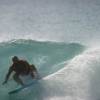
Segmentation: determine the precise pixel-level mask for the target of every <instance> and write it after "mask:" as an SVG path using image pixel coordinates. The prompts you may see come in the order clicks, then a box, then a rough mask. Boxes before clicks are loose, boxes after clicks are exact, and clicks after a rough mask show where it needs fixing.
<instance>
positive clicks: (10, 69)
mask: <svg viewBox="0 0 100 100" xmlns="http://www.w3.org/2000/svg"><path fill="white" fill-rule="evenodd" d="M12 71H13V69H12V67H10V68H9V71H8V73H7V75H6V78H5V81H4V82H3V84H5V83H7V81H8V79H9V77H10V75H11V73H12Z"/></svg>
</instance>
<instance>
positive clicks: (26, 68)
mask: <svg viewBox="0 0 100 100" xmlns="http://www.w3.org/2000/svg"><path fill="white" fill-rule="evenodd" d="M12 62H13V64H12V65H11V66H10V68H9V71H8V73H7V75H6V78H5V81H4V82H3V85H4V84H6V83H7V81H8V79H9V77H10V75H11V73H12V72H15V74H14V75H13V79H14V80H15V81H16V82H17V83H19V84H21V85H24V83H23V81H22V80H21V78H20V77H19V76H24V75H31V76H32V78H33V79H34V78H35V75H36V74H37V69H36V67H35V66H34V65H30V64H29V63H28V62H27V61H25V60H20V59H19V58H18V57H17V56H14V57H13V58H12Z"/></svg>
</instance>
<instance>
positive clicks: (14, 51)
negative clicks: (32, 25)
mask: <svg viewBox="0 0 100 100" xmlns="http://www.w3.org/2000/svg"><path fill="white" fill-rule="evenodd" d="M85 49H86V48H85V46H83V45H81V44H78V43H68V44H66V43H62V42H50V41H47V42H39V41H33V40H15V41H10V42H5V43H1V44H0V55H1V56H0V65H1V70H0V80H1V81H0V82H1V83H2V82H3V80H4V77H5V74H6V73H7V70H8V68H9V66H10V64H11V63H12V62H11V57H12V56H14V55H16V56H18V57H19V58H20V59H26V60H28V62H29V63H30V64H35V65H36V67H37V69H38V71H39V73H40V76H41V77H45V78H46V77H48V76H50V75H52V74H54V73H56V72H57V71H59V70H61V69H63V68H64V67H65V65H66V64H67V63H69V61H70V60H71V59H73V58H74V57H75V56H77V55H79V54H81V53H82V52H83V51H84V50H85ZM45 78H44V79H45ZM42 82H43V83H41V84H43V86H41V85H40V84H39V83H38V84H37V85H36V86H34V88H35V89H36V91H37V92H39V91H41V92H42V90H43V88H45V87H44V84H45V86H48V85H49V83H48V82H50V80H48V82H47V84H48V85H47V84H46V82H45V81H42ZM44 82H45V83H44ZM51 83H52V82H50V84H51ZM64 83H65V82H64ZM14 84H15V83H14V82H13V80H11V78H10V81H9V82H8V85H7V87H6V88H4V87H3V86H1V90H0V91H1V92H2V91H4V92H2V93H1V94H0V96H1V97H2V100H8V99H9V98H6V99H3V98H5V96H4V95H7V91H9V90H11V89H13V88H14V87H15V85H14ZM51 87H52V86H51ZM52 88H53V87H52ZM48 89H49V88H48ZM33 90H34V89H33ZM44 90H45V89H44ZM36 91H35V92H34V91H32V93H33V94H34V96H32V94H30V97H29V96H28V94H29V93H28V94H27V96H28V98H27V99H29V100H32V98H37V97H38V96H37V95H36ZM46 91H47V90H46ZM46 91H45V92H46ZM45 92H44V93H45ZM47 93H48V92H47ZM23 95H26V93H24V92H23ZM41 95H42V94H41ZM43 95H44V94H43ZM6 97H7V96H6ZM20 97H21V96H20ZM23 97H25V98H26V96H23ZM31 97H32V98H31ZM39 97H40V96H39ZM39 97H38V98H37V99H36V100H41V99H42V98H41V99H40V98H39ZM14 98H15V97H14ZM14 98H13V97H12V99H14ZM25 98H24V100H25ZM43 98H44V99H43V100H45V99H46V98H45V97H43ZM19 99H21V98H18V100H19ZM10 100H11V98H10ZM16 100H17V99H16Z"/></svg>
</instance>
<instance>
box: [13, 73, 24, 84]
mask: <svg viewBox="0 0 100 100" xmlns="http://www.w3.org/2000/svg"><path fill="white" fill-rule="evenodd" d="M13 79H14V80H15V81H16V82H17V83H19V84H21V85H24V84H23V82H22V80H21V79H20V78H19V75H18V74H14V75H13Z"/></svg>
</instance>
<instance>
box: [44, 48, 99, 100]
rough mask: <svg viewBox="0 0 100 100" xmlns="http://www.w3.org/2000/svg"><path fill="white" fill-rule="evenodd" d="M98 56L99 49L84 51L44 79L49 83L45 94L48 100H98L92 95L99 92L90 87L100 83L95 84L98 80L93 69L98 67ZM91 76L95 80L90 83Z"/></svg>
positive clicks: (96, 88)
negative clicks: (48, 95) (47, 95)
mask: <svg viewBox="0 0 100 100" xmlns="http://www.w3.org/2000/svg"><path fill="white" fill-rule="evenodd" d="M98 54H99V55H100V49H96V50H92V51H91V50H89V51H86V52H84V53H83V54H81V55H79V56H76V57H75V58H74V59H72V60H71V61H70V62H69V64H68V65H66V66H65V67H64V68H63V69H61V70H59V71H58V72H56V73H55V74H53V75H51V76H49V77H46V78H45V80H47V81H48V82H47V83H49V85H47V88H48V89H46V93H47V94H51V95H50V97H49V98H48V100H98V98H99V97H100V96H99V95H98V96H94V95H96V94H99V93H100V90H99V89H98V87H95V88H93V87H92V86H93V85H95V84H94V83H98V84H99V83H100V81H99V82H95V80H96V81H97V80H98V78H97V76H96V75H95V74H94V69H98V66H97V65H98V64H99V65H100V61H99V60H100V56H99V55H98ZM95 63H97V65H96V64H95ZM99 69H100V68H99ZM96 72H97V70H96ZM91 75H92V76H93V77H95V78H96V79H95V80H92V81H91V79H93V77H92V76H91ZM94 89H95V91H94ZM46 99H47V98H46Z"/></svg>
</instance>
